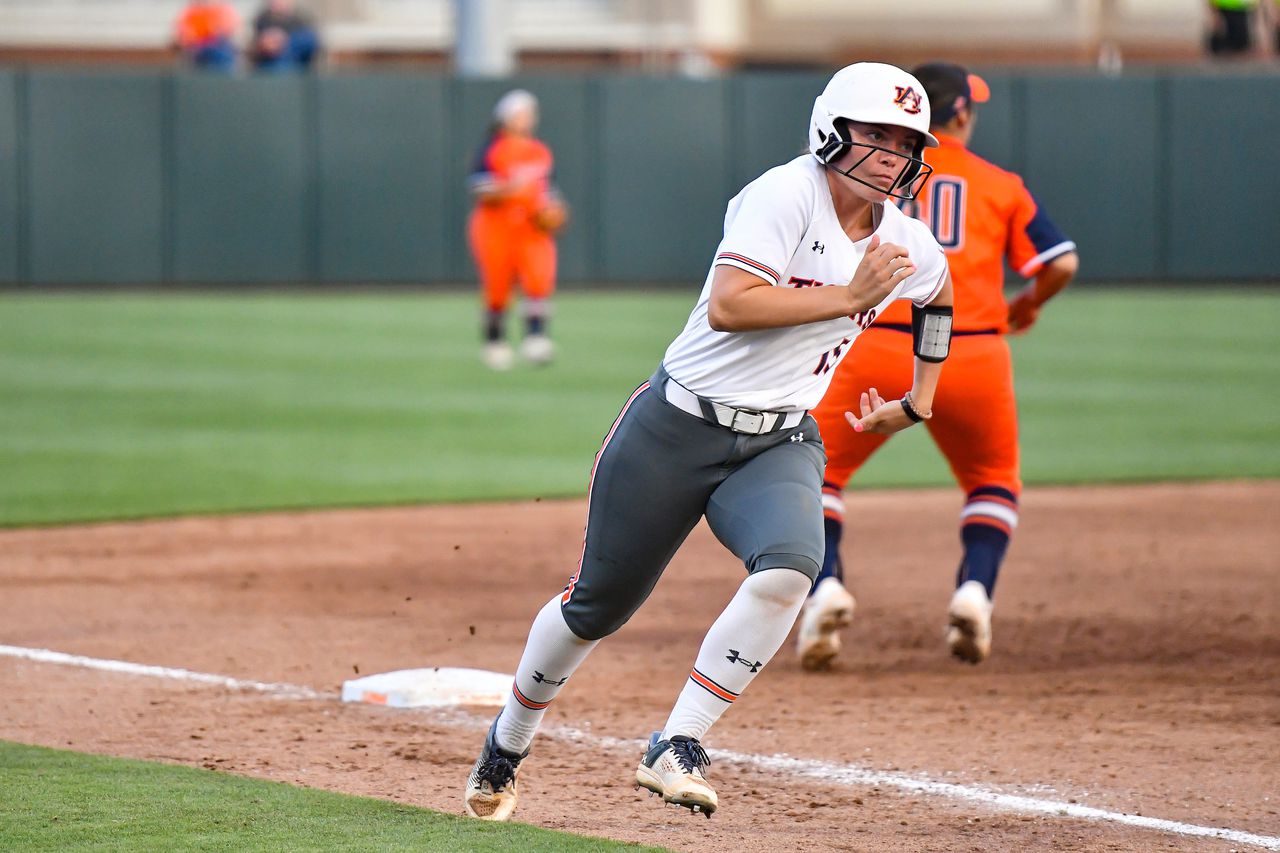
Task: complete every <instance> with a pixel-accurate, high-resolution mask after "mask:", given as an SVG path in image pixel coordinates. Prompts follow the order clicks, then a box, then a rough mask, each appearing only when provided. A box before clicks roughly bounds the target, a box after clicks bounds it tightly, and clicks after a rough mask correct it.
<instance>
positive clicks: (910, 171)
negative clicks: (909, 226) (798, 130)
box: [809, 62, 938, 198]
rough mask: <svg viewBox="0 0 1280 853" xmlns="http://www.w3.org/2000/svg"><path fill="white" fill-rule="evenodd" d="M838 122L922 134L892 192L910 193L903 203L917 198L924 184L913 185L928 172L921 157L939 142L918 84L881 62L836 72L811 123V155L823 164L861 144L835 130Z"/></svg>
mask: <svg viewBox="0 0 1280 853" xmlns="http://www.w3.org/2000/svg"><path fill="white" fill-rule="evenodd" d="M840 119H848V120H851V121H859V122H866V123H868V124H890V125H896V126H898V127H906V128H910V129H911V130H914V131H917V132H919V134H920V137H921V144H919V145H917V146H916V150H915V152H914V156H913V157H912V158H911V160H910V161H909V162H908V163H907V165H906V166H905V167H904V169H903V172H902V175H901V176H900V177H899V179H898V182H897V183H896V184H895V185H894V189H900V190H902V191H903V192H904V193H908V195H904V196H901V197H905V198H914V197H915V195H916V194H918V193H919V190H920V187H922V186H923V181H921V182H920V186H917V187H914V188H913V187H912V183H913V182H914V181H915V180H916V179H917V178H919V177H921V172H922V170H927V169H928V167H927V166H925V164H924V161H923V160H922V159H920V157H921V154H923V152H924V149H925V148H926V147H927V148H934V147H936V146H937V144H938V140H937V137H935V136H934V135H933V134H932V133H930V132H929V97H928V95H927V94H926V93H925V89H924V86H923V85H921V83H920V81H919V80H917V79H916V78H915V77H913V76H912V75H910V74H908V73H907V72H906V71H903V70H902V69H901V68H898V67H896V66H894V65H885V64H884V63H880V62H858V63H855V64H853V65H849V66H846V67H844V68H841V69H840V70H839V71H837V72H836V73H835V76H834V77H832V78H831V80H830V81H829V82H828V83H827V87H826V88H825V89H823V90H822V94H821V95H819V96H818V97H817V98H815V99H814V101H813V117H812V119H811V120H810V122H809V150H810V151H811V152H813V156H815V157H817V158H818V159H819V160H820V161H822V162H823V163H826V164H830V163H831V161H832V160H834V159H836V158H837V157H839V156H840V154H841V153H842V152H843V151H844V149H845V148H846V147H849V146H852V145H855V144H859V143H854V142H853V141H852V140H851V139H850V138H849V136H848V135H847V130H846V129H845V128H843V127H841V126H840V125H839V124H837V122H838V121H839V120H840ZM863 147H867V148H874V147H875V146H863ZM870 153H871V152H870V151H868V156H870ZM864 159H865V158H864ZM859 162H861V161H859ZM856 165H857V164H855V166H854V167H856ZM854 167H851V168H850V170H849V171H852V168H854ZM846 174H847V172H846ZM850 177H853V176H852V175H850ZM924 177H926V178H927V177H928V171H924ZM855 180H856V178H855ZM890 195H896V193H890Z"/></svg>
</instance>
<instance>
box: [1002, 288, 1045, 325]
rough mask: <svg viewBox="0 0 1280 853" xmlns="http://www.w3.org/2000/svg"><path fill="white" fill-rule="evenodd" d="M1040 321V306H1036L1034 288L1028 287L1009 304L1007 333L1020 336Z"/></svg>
mask: <svg viewBox="0 0 1280 853" xmlns="http://www.w3.org/2000/svg"><path fill="white" fill-rule="evenodd" d="M1038 319H1040V306H1039V305H1037V304H1036V294H1035V288H1034V287H1028V288H1026V289H1025V290H1023V291H1022V292H1021V293H1019V294H1018V295H1017V296H1015V297H1014V298H1013V301H1012V302H1010V303H1009V333H1010V334H1013V335H1020V334H1022V333H1023V332H1025V331H1026V330H1027V329H1030V328H1031V327H1032V326H1034V325H1035V323H1036V320H1038Z"/></svg>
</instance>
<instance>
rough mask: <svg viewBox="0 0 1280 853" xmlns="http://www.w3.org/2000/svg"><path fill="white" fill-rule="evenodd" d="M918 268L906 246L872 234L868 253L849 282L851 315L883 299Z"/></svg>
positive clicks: (877, 303)
mask: <svg viewBox="0 0 1280 853" xmlns="http://www.w3.org/2000/svg"><path fill="white" fill-rule="evenodd" d="M915 271H916V265H915V264H914V263H912V261H911V258H910V257H909V256H908V255H907V249H906V247H905V246H899V245H898V244H897V243H881V242H880V235H878V234H872V235H871V242H870V243H868V244H867V253H866V254H865V255H863V256H862V262H861V263H859V264H858V269H857V270H855V271H854V273H853V278H852V279H851V280H850V281H849V300H850V302H851V303H852V307H851V310H850V311H849V313H850V314H857V313H859V312H862V311H866V310H867V309H868V308H874V307H875V306H877V305H879V304H880V303H881V302H883V301H884V298H885V297H886V296H888V295H889V294H890V292H892V291H893V289H894V287H896V286H897V285H898V282H900V281H902V280H903V279H904V278H906V277H907V276H909V275H911V274H912V273H913V272H915Z"/></svg>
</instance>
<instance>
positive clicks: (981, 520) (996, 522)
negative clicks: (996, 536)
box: [960, 515, 1013, 536]
mask: <svg viewBox="0 0 1280 853" xmlns="http://www.w3.org/2000/svg"><path fill="white" fill-rule="evenodd" d="M970 524H984V525H986V526H987V527H994V528H995V529H996V530H1002V531H1004V533H1005V535H1007V536H1012V535H1013V528H1012V527H1010V526H1009V525H1007V524H1005V523H1004V522H1003V521H1001V520H1000V519H998V518H995V517H993V516H990V515H971V516H969V517H968V518H966V519H965V520H964V523H963V524H961V525H960V526H961V527H968V526H969V525H970Z"/></svg>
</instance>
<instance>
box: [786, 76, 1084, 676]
mask: <svg viewBox="0 0 1280 853" xmlns="http://www.w3.org/2000/svg"><path fill="white" fill-rule="evenodd" d="M915 74H916V76H917V77H919V79H920V80H921V82H923V83H924V86H925V89H926V90H927V92H928V95H929V100H930V102H931V103H932V105H933V132H934V133H935V134H937V136H938V139H939V141H940V142H941V145H940V147H938V148H936V149H935V150H933V151H930V152H929V156H928V162H929V165H931V166H932V167H933V178H932V180H931V181H930V182H929V186H928V189H927V190H926V191H925V192H924V193H923V194H922V195H921V196H920V197H919V198H918V199H915V200H911V201H907V202H904V208H905V209H907V210H908V211H909V212H912V213H913V214H918V215H919V216H920V218H922V219H923V220H924V221H925V222H927V223H928V224H929V226H930V227H931V228H932V230H933V234H934V236H935V237H936V238H937V240H938V242H939V243H940V244H941V245H942V247H943V248H944V249H945V250H946V252H947V259H948V261H949V263H950V267H951V275H952V278H953V280H954V282H955V294H956V295H955V333H954V334H955V342H954V344H953V345H952V354H951V359H950V362H949V363H948V365H947V382H946V385H945V386H944V387H943V388H942V389H940V390H939V392H938V394H937V396H936V397H935V398H934V405H933V413H934V417H933V419H932V420H930V421H929V423H928V428H929V434H930V435H931V436H932V437H933V440H934V441H935V442H936V443H937V445H938V448H939V449H940V450H941V451H942V453H943V455H945V456H946V457H947V461H948V462H949V463H950V465H951V470H952V473H953V474H954V475H955V478H956V480H957V482H959V484H960V486H961V488H963V489H964V491H965V494H966V496H967V500H966V502H965V506H964V509H963V510H961V512H960V539H961V541H962V542H963V545H964V556H963V557H962V558H961V561H960V568H959V571H958V573H957V575H956V591H955V594H954V595H953V597H952V599H951V605H950V608H949V611H948V615H947V619H948V624H947V634H946V638H947V644H948V645H949V647H950V649H951V652H952V654H954V655H955V656H956V657H957V658H959V659H961V660H964V661H968V662H970V663H980V662H981V661H983V660H985V659H986V657H987V655H988V654H990V652H991V598H992V594H993V592H994V590H995V584H996V574H997V572H998V571H999V569H1000V563H1001V561H1002V560H1003V559H1004V554H1005V549H1006V548H1007V547H1008V545H1009V537H1010V535H1011V534H1012V532H1013V528H1014V527H1016V526H1017V523H1018V496H1019V493H1020V492H1021V489H1022V482H1021V480H1020V477H1019V470H1018V420H1017V410H1016V406H1015V400H1014V395H1013V366H1012V363H1011V361H1010V358H1009V346H1008V344H1007V343H1006V342H1005V340H1004V334H1005V333H1006V332H1013V333H1015V334H1016V333H1018V332H1024V331H1026V330H1027V329H1028V328H1029V327H1030V326H1031V325H1032V324H1033V323H1034V322H1035V321H1036V318H1037V317H1038V316H1039V312H1040V306H1042V305H1043V304H1044V303H1045V302H1046V301H1047V300H1048V299H1050V298H1051V297H1052V296H1053V295H1054V294H1056V293H1057V292H1058V291H1060V290H1062V288H1064V287H1066V285H1067V283H1068V282H1070V281H1071V278H1072V277H1073V276H1074V275H1075V272H1076V266H1077V258H1076V251H1075V244H1074V243H1072V242H1071V241H1070V240H1068V239H1067V238H1066V237H1065V236H1063V234H1062V232H1061V231H1059V230H1058V228H1057V227H1056V226H1055V225H1054V224H1053V223H1052V222H1051V221H1050V220H1049V217H1048V216H1047V215H1046V214H1045V212H1044V210H1043V209H1041V208H1040V207H1038V206H1037V205H1036V202H1035V200H1034V199H1033V198H1032V197H1031V194H1030V193H1029V192H1027V189H1026V187H1024V186H1023V184H1022V180H1021V179H1020V178H1019V177H1018V176H1017V175H1014V174H1012V173H1010V172H1006V171H1004V170H1003V169H1000V168H998V167H996V166H993V165H992V164H991V163H988V162H987V161H986V160H983V159H982V158H981V157H978V156H977V155H976V154H973V153H971V152H970V151H968V150H967V149H966V147H965V146H966V144H967V143H968V141H969V137H970V135H971V134H972V133H973V127H974V106H973V105H974V104H975V103H982V102H984V101H986V100H987V99H988V97H989V92H988V89H987V84H986V83H985V82H983V80H982V79H981V78H980V77H977V76H976V75H972V74H969V73H968V72H967V71H966V70H965V69H964V68H961V67H960V66H958V65H951V64H948V63H930V64H927V65H922V66H920V67H919V68H917V69H915ZM1006 259H1007V260H1008V262H1009V264H1010V265H1011V266H1012V267H1013V268H1014V269H1015V270H1017V271H1018V272H1019V273H1020V274H1022V275H1023V276H1025V277H1027V278H1032V279H1034V280H1033V282H1032V283H1031V284H1030V285H1029V286H1028V287H1026V288H1025V289H1024V290H1023V291H1022V292H1021V293H1020V294H1019V295H1018V296H1017V298H1015V299H1014V300H1013V301H1012V302H1010V303H1008V304H1006V303H1005V299H1004V290H1003V288H1004V261H1005V260H1006ZM910 320H911V318H910V317H908V316H907V313H906V312H905V311H901V310H898V306H891V307H890V308H889V309H888V310H887V311H885V313H884V314H883V316H881V317H880V318H878V319H877V321H876V325H875V326H874V327H873V328H872V329H871V330H870V331H869V332H868V333H867V334H865V335H863V336H862V337H860V338H859V339H858V341H857V344H856V345H855V346H854V352H853V355H852V356H851V357H850V358H849V359H848V363H847V364H846V365H845V366H844V367H842V368H841V369H840V370H839V371H838V372H837V374H836V377H835V379H834V380H833V381H832V383H831V388H830V390H828V391H827V395H826V397H825V398H824V399H823V401H822V403H821V405H819V406H818V408H817V409H815V410H814V412H813V415H814V417H815V418H816V419H817V421H818V425H819V427H820V428H821V429H822V431H823V435H824V436H826V437H827V453H828V456H829V457H830V461H829V462H828V463H827V471H826V475H825V477H824V480H825V482H824V484H823V496H822V504H823V510H824V515H825V519H826V534H827V536H826V539H827V547H826V558H825V560H824V562H823V567H822V574H821V575H820V576H819V578H818V582H817V584H816V585H815V587H814V591H813V594H812V595H811V597H810V599H809V601H808V602H807V604H806V605H805V610H804V615H803V617H802V618H801V621H800V631H799V635H798V638H797V642H798V649H797V650H798V652H799V655H800V660H801V663H802V665H803V666H804V667H805V668H807V669H818V668H822V667H824V666H826V665H827V664H828V663H829V662H830V661H831V659H832V658H834V657H835V656H836V654H837V653H838V652H839V649H840V637H839V634H838V631H839V629H840V628H841V627H842V626H844V625H848V624H849V622H850V621H851V619H852V617H853V609H854V600H853V596H851V595H850V594H849V592H848V591H847V590H846V589H845V587H844V585H843V576H844V572H843V567H842V565H841V561H840V536H841V531H842V530H843V527H844V504H843V502H842V501H841V494H842V492H843V491H844V488H845V485H846V484H847V483H848V482H849V478H850V477H852V476H853V474H854V473H855V472H856V471H857V470H858V469H859V468H860V467H861V466H862V464H863V463H864V462H866V461H867V459H868V458H869V457H870V456H871V454H872V453H874V452H875V451H876V449H877V448H879V447H880V445H882V444H883V443H884V441H885V438H886V436H883V435H871V434H868V433H866V432H863V433H861V434H858V433H854V432H852V431H849V430H837V429H834V427H835V426H836V425H838V424H840V423H841V422H842V419H843V412H844V410H845V409H846V408H847V407H848V406H849V405H851V404H852V402H853V400H854V399H856V398H857V396H858V394H859V393H860V392H861V391H862V389H864V388H867V387H870V386H874V387H876V388H879V389H880V390H881V391H882V392H885V393H888V394H894V393H900V392H901V390H902V389H905V388H907V387H909V386H910V384H911V382H912V368H911V349H910V331H911V326H910Z"/></svg>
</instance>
